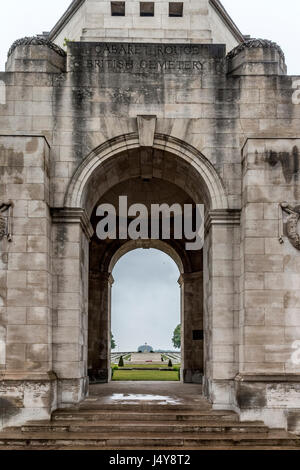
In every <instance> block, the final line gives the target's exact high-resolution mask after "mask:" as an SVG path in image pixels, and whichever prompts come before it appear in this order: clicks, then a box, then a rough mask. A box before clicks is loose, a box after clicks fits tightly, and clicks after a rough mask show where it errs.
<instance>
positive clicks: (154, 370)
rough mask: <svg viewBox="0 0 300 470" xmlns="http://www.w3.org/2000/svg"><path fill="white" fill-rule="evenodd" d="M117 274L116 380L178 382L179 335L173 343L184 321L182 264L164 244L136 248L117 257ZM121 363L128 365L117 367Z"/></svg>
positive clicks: (113, 304)
mask: <svg viewBox="0 0 300 470" xmlns="http://www.w3.org/2000/svg"><path fill="white" fill-rule="evenodd" d="M112 275H113V278H114V283H113V287H112V296H111V331H112V334H113V341H112V351H111V358H112V365H113V364H114V365H115V369H114V373H113V377H112V378H113V380H114V381H120V380H121V381H124V380H141V381H144V380H150V381H153V380H154V381H166V380H168V381H174V380H175V381H177V380H178V378H179V374H178V372H176V370H173V369H174V367H175V369H177V368H178V369H179V368H180V364H181V354H180V346H181V344H180V336H179V343H177V341H178V338H177V337H176V340H177V341H176V342H175V345H174V343H173V342H172V338H173V333H174V331H175V329H176V328H177V327H178V326H179V328H180V326H181V301H180V300H181V299H180V287H179V284H178V279H179V277H180V271H179V268H178V266H177V264H176V263H175V262H174V260H173V259H172V257H171V256H170V255H167V254H166V253H164V252H163V251H161V250H159V249H155V248H136V249H133V250H131V251H129V252H127V253H126V254H125V255H123V256H122V257H121V258H120V259H119V260H118V261H117V263H116V264H115V266H114V269H113V271H112ZM121 358H122V359H121ZM169 361H171V363H172V367H170V368H168V364H169ZM118 364H121V365H122V364H124V367H125V368H123V367H122V366H120V367H119V368H118V369H116V367H117V365H118Z"/></svg>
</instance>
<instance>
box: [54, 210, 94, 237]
mask: <svg viewBox="0 0 300 470" xmlns="http://www.w3.org/2000/svg"><path fill="white" fill-rule="evenodd" d="M51 215H52V222H53V223H54V224H76V223H79V224H80V225H81V227H82V229H83V231H84V233H85V235H86V237H87V238H88V239H89V240H90V239H91V238H92V236H93V234H94V230H93V227H92V225H91V223H90V221H89V218H88V216H87V214H86V211H85V210H84V209H81V208H74V207H73V208H67V207H64V208H52V209H51Z"/></svg>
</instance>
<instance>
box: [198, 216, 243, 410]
mask: <svg viewBox="0 0 300 470" xmlns="http://www.w3.org/2000/svg"><path fill="white" fill-rule="evenodd" d="M239 222H240V221H239V211H234V210H232V211H211V212H210V213H209V216H208V218H207V235H206V241H205V245H204V335H205V336H204V344H205V348H204V367H205V373H204V376H205V377H204V378H205V381H204V388H205V393H206V395H207V396H209V397H210V398H211V400H212V402H213V403H214V405H215V407H216V408H221V409H226V408H231V406H232V400H233V395H234V394H233V387H234V385H233V384H234V382H233V381H234V378H235V376H236V374H237V373H238V357H237V345H238V343H237V332H238V329H237V328H238V316H239V305H238V302H239V289H238V280H239V263H238V261H239V259H238V258H239V247H240V228H239Z"/></svg>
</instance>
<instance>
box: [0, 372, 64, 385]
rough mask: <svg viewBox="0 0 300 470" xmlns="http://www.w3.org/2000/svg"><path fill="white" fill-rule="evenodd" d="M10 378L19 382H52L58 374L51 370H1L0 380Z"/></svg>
mask: <svg viewBox="0 0 300 470" xmlns="http://www.w3.org/2000/svg"><path fill="white" fill-rule="evenodd" d="M5 380H9V381H11V382H18V381H34V382H36V381H38V382H40V381H47V382H49V381H50V382H52V381H55V380H57V375H56V374H55V372H53V371H49V372H29V371H22V370H14V371H5V370H4V371H0V382H1V381H5Z"/></svg>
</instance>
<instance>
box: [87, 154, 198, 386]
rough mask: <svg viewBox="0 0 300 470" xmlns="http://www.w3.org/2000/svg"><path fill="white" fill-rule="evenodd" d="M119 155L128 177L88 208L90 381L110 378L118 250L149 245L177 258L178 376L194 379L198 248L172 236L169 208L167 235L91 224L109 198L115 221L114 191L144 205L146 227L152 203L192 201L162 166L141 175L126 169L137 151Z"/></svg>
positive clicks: (116, 200)
mask: <svg viewBox="0 0 300 470" xmlns="http://www.w3.org/2000/svg"><path fill="white" fill-rule="evenodd" d="M164 157H165V164H168V170H169V171H168V174H169V172H171V171H172V166H174V164H175V163H176V160H175V158H173V160H172V161H171V160H170V161H169V162H168V163H167V158H168V155H165V156H164ZM122 158H124V159H125V162H126V168H127V170H129V171H132V173H133V175H132V177H131V178H128V179H126V180H123V179H122V180H121V181H120V182H117V183H116V184H115V185H114V186H112V187H111V188H110V189H109V190H108V191H107V192H106V193H105V194H103V195H102V196H101V197H100V199H99V201H98V202H97V203H96V205H95V206H94V208H93V211H92V214H91V223H92V226H93V229H94V235H93V238H92V240H91V243H90V260H89V269H90V278H89V332H88V338H89V346H88V370H89V376H90V381H97V382H107V381H109V380H110V379H111V362H110V358H111V351H110V345H111V339H110V334H111V291H112V285H113V276H112V272H113V269H114V266H115V264H116V263H117V261H118V260H119V259H120V258H121V257H122V256H124V254H126V253H128V252H130V251H132V250H135V249H137V248H144V249H146V248H153V249H158V250H160V251H162V252H165V253H166V254H168V255H169V256H171V258H172V259H173V260H174V262H175V263H176V264H177V267H178V273H179V274H180V279H179V282H180V287H181V318H182V358H181V359H182V360H181V369H182V371H181V377H182V380H183V381H184V382H196V383H199V382H201V381H202V375H203V254H202V249H199V250H195V251H188V250H186V241H187V240H186V239H185V238H184V237H183V238H182V239H177V238H176V236H175V231H174V230H175V229H174V221H175V217H176V215H175V214H174V213H172V214H171V217H170V226H171V229H170V234H169V235H170V236H169V238H167V239H165V238H164V237H163V234H162V233H160V234H159V237H160V239H152V238H151V235H150V233H149V237H148V238H147V239H137V240H131V239H130V237H129V233H127V236H126V239H120V238H118V237H116V238H115V239H112V238H106V239H99V236H98V229H97V227H98V223H99V220H101V217H99V215H98V208H99V206H102V205H103V204H105V205H107V204H110V205H112V206H113V207H114V208H116V217H117V219H118V221H120V219H121V213H120V208H119V198H120V197H124V196H126V198H127V204H128V207H130V206H132V205H134V204H143V205H144V207H146V208H147V209H148V211H147V216H145V217H147V221H149V227H150V226H151V223H152V221H151V220H150V214H151V206H152V205H153V204H166V205H168V207H172V206H173V205H174V204H177V205H179V206H180V207H181V208H182V210H183V209H184V207H185V205H186V204H189V205H190V206H195V201H194V200H193V198H192V197H191V196H190V194H188V193H187V191H186V190H184V189H183V188H181V187H180V186H179V185H178V184H175V183H174V182H172V181H170V175H169V178H168V179H167V178H166V179H164V172H163V173H162V174H161V175H160V176H161V177H160V178H158V177H155V176H152V177H148V178H144V177H142V176H141V175H140V176H138V175H137V173H136V171H134V170H135V168H132V170H131V168H130V165H132V164H133V163H135V164H136V162H138V161H139V159H140V158H141V155H140V152H139V151H136V152H135V154H131V159H129V160H128V156H127V155H123V156H119V159H118V163H119V164H120V165H122ZM169 158H171V156H169ZM128 165H129V169H128ZM122 174H123V173H122ZM95 191H96V189H95ZM199 197H200V193H199ZM93 198H94V194H93ZM198 201H199V200H197V203H198ZM143 217H144V216H143ZM148 219H149V220H148ZM126 223H127V224H128V226H129V225H130V223H131V218H130V217H129V219H128V221H127V222H126ZM149 232H150V229H149ZM145 341H146V340H145Z"/></svg>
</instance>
